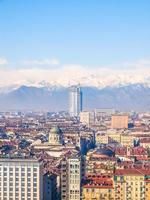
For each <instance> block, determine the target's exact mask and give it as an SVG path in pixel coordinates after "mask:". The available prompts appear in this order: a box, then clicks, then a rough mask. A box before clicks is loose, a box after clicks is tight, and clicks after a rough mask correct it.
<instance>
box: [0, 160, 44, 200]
mask: <svg viewBox="0 0 150 200" xmlns="http://www.w3.org/2000/svg"><path fill="white" fill-rule="evenodd" d="M0 199H1V200H42V199H43V176H42V163H41V162H40V161H39V160H37V159H33V158H24V157H18V158H17V157H11V158H7V157H2V158H0Z"/></svg>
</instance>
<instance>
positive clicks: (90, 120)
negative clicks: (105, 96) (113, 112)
mask: <svg viewBox="0 0 150 200" xmlns="http://www.w3.org/2000/svg"><path fill="white" fill-rule="evenodd" d="M80 122H81V123H82V124H85V125H87V126H89V125H90V124H94V122H95V114H94V112H92V111H91V112H90V111H83V112H80Z"/></svg>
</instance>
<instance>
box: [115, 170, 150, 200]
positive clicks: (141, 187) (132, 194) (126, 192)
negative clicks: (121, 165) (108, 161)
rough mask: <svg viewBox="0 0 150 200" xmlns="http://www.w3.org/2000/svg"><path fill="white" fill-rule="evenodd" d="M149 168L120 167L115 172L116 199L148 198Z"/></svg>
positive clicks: (149, 186) (140, 199)
mask: <svg viewBox="0 0 150 200" xmlns="http://www.w3.org/2000/svg"><path fill="white" fill-rule="evenodd" d="M148 174H150V171H149V170H142V169H118V170H116V172H115V176H114V181H115V199H116V200H119V199H134V200H148V199H149V197H150V195H149V193H150V184H149V183H150V176H149V175H148Z"/></svg>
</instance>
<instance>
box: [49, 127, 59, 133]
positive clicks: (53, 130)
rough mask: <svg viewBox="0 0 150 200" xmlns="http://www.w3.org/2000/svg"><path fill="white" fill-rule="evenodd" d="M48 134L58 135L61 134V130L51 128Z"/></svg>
mask: <svg viewBox="0 0 150 200" xmlns="http://www.w3.org/2000/svg"><path fill="white" fill-rule="evenodd" d="M50 134H55V135H59V134H61V129H60V128H59V127H58V126H56V127H53V128H52V129H51V130H50Z"/></svg>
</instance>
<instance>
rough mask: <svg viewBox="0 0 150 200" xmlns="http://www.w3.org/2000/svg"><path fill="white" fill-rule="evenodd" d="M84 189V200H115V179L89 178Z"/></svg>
mask: <svg viewBox="0 0 150 200" xmlns="http://www.w3.org/2000/svg"><path fill="white" fill-rule="evenodd" d="M82 189H83V198H82V199H83V200H93V199H94V200H115V195H114V194H115V191H114V183H113V179H111V178H109V177H104V176H102V177H99V176H97V177H96V176H95V177H94V178H92V177H91V178H87V183H86V184H84V185H83V187H82Z"/></svg>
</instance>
